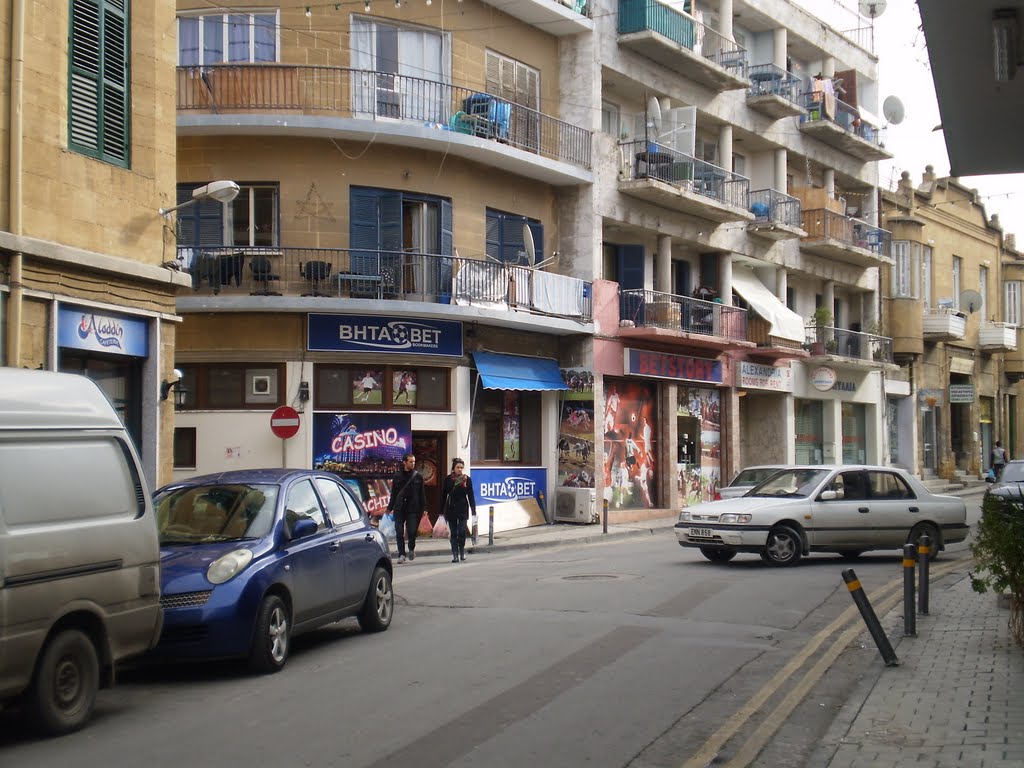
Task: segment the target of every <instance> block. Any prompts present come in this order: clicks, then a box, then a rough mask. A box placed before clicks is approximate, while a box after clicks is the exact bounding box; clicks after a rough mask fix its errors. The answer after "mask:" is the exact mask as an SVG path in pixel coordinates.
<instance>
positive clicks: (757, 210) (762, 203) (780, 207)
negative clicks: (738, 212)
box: [750, 189, 801, 229]
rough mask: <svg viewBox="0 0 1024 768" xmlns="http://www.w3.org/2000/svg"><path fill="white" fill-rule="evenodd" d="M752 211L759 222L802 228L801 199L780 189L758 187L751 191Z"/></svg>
mask: <svg viewBox="0 0 1024 768" xmlns="http://www.w3.org/2000/svg"><path fill="white" fill-rule="evenodd" d="M750 212H751V213H752V214H754V218H755V220H756V221H757V222H759V223H763V224H783V225H785V226H787V227H793V228H794V229H800V225H801V219H800V201H799V200H798V199H797V198H795V197H792V196H790V195H787V194H785V193H783V192H779V191H778V190H775V189H756V190H754V191H753V192H751V193H750Z"/></svg>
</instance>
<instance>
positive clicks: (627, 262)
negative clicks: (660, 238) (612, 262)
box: [615, 245, 644, 325]
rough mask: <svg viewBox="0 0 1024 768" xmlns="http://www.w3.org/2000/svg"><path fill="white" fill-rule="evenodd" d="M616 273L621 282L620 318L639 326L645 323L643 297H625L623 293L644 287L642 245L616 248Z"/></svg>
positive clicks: (634, 295) (636, 295) (635, 295)
mask: <svg viewBox="0 0 1024 768" xmlns="http://www.w3.org/2000/svg"><path fill="white" fill-rule="evenodd" d="M615 257H616V262H617V264H616V271H617V276H618V280H619V318H620V319H622V320H632V321H633V322H635V323H636V324H637V325H643V322H644V302H643V299H642V295H638V294H633V295H628V296H627V295H623V293H622V291H626V290H635V289H641V290H642V289H643V287H644V247H643V246H642V245H620V246H618V247H617V248H616V254H615Z"/></svg>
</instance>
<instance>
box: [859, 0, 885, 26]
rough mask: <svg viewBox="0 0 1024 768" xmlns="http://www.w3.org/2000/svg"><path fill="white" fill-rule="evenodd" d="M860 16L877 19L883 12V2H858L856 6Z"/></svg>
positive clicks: (878, 0)
mask: <svg viewBox="0 0 1024 768" xmlns="http://www.w3.org/2000/svg"><path fill="white" fill-rule="evenodd" d="M857 6H858V9H859V10H860V15H861V16H866V17H867V18H869V19H871V20H872V21H873V20H874V19H877V18H878V17H879V16H881V15H882V14H883V13H884V12H885V0H860V2H859V3H858V4H857Z"/></svg>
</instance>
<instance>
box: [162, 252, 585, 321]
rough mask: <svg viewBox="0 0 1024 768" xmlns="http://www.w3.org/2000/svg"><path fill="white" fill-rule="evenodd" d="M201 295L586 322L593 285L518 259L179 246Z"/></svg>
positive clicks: (184, 265) (183, 262)
mask: <svg viewBox="0 0 1024 768" xmlns="http://www.w3.org/2000/svg"><path fill="white" fill-rule="evenodd" d="M178 263H179V265H180V268H181V269H182V270H184V271H187V272H188V273H189V274H191V275H192V287H193V290H194V291H195V293H196V294H199V295H210V294H213V295H225V296H228V295H235V296H238V295H244V294H251V295H255V296H282V295H283V296H292V297H295V296H308V297H328V298H355V299H370V300H373V301H424V302H433V303H436V304H455V305H460V306H477V307H481V308H486V309H507V310H510V311H511V310H515V311H522V312H532V313H536V314H539V315H548V316H554V317H564V318H571V319H574V320H580V321H583V322H588V321H589V320H590V319H591V317H592V284H591V283H589V282H587V281H584V280H580V279H579V278H575V277H569V276H567V275H559V274H555V273H552V272H545V271H543V270H536V269H532V268H530V267H525V266H519V265H516V264H500V263H498V262H494V261H489V260H487V261H485V260H481V259H468V258H461V257H458V256H438V255H435V254H429V253H408V252H400V251H367V250H352V249H348V248H250V247H245V246H219V247H210V248H186V247H179V248H178Z"/></svg>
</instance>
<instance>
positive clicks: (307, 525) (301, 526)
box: [292, 517, 320, 539]
mask: <svg viewBox="0 0 1024 768" xmlns="http://www.w3.org/2000/svg"><path fill="white" fill-rule="evenodd" d="M319 528H320V526H319V525H317V522H316V520H314V519H313V518H311V517H302V518H299V519H298V520H296V521H295V525H293V526H292V538H293V539H301V538H302V537H304V536H312V535H313V534H314V533H316V532H317V530H319Z"/></svg>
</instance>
